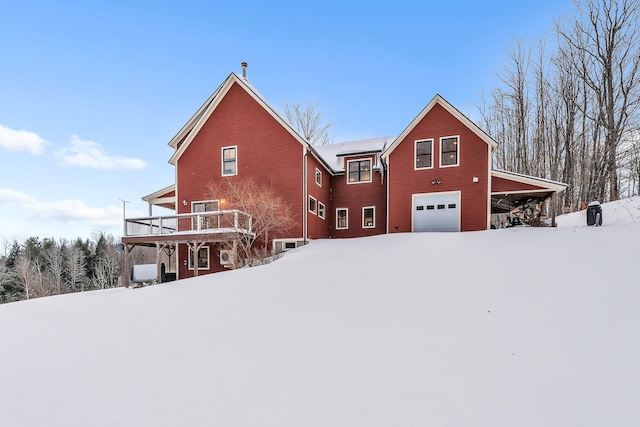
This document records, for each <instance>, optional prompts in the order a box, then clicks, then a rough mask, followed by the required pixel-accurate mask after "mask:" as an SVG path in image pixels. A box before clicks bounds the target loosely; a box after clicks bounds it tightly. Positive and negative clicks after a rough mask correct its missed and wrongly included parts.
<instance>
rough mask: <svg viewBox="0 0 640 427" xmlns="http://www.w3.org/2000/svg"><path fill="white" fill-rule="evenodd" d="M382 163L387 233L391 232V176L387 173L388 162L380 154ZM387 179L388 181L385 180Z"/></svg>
mask: <svg viewBox="0 0 640 427" xmlns="http://www.w3.org/2000/svg"><path fill="white" fill-rule="evenodd" d="M380 164H381V165H382V179H383V182H384V184H385V187H386V188H385V192H384V208H385V211H386V212H387V213H386V216H387V218H386V221H385V230H384V232H385V234H389V176H388V175H387V163H386V162H385V161H384V159H383V158H382V156H380ZM384 180H386V181H384Z"/></svg>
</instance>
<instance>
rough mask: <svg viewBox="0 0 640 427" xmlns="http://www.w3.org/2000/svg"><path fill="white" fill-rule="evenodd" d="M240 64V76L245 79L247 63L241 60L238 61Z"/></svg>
mask: <svg viewBox="0 0 640 427" xmlns="http://www.w3.org/2000/svg"><path fill="white" fill-rule="evenodd" d="M240 66H241V67H242V78H243V79H245V80H247V67H248V66H249V64H247V63H246V62H244V61H243V62H241V63H240Z"/></svg>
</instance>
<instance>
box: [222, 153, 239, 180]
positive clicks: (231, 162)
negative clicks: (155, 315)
mask: <svg viewBox="0 0 640 427" xmlns="http://www.w3.org/2000/svg"><path fill="white" fill-rule="evenodd" d="M237 174H238V147H237V146H233V147H222V176H233V175H237Z"/></svg>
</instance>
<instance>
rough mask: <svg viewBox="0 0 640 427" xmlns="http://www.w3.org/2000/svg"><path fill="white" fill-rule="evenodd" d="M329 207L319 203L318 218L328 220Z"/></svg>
mask: <svg viewBox="0 0 640 427" xmlns="http://www.w3.org/2000/svg"><path fill="white" fill-rule="evenodd" d="M320 206H322V215H321V214H320ZM326 217H327V207H326V206H325V205H324V203H322V202H318V218H322V219H326Z"/></svg>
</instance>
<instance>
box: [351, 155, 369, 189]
mask: <svg viewBox="0 0 640 427" xmlns="http://www.w3.org/2000/svg"><path fill="white" fill-rule="evenodd" d="M347 164H348V167H347V169H348V181H347V183H348V184H355V183H359V182H371V159H364V160H349V161H348V162H347Z"/></svg>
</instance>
